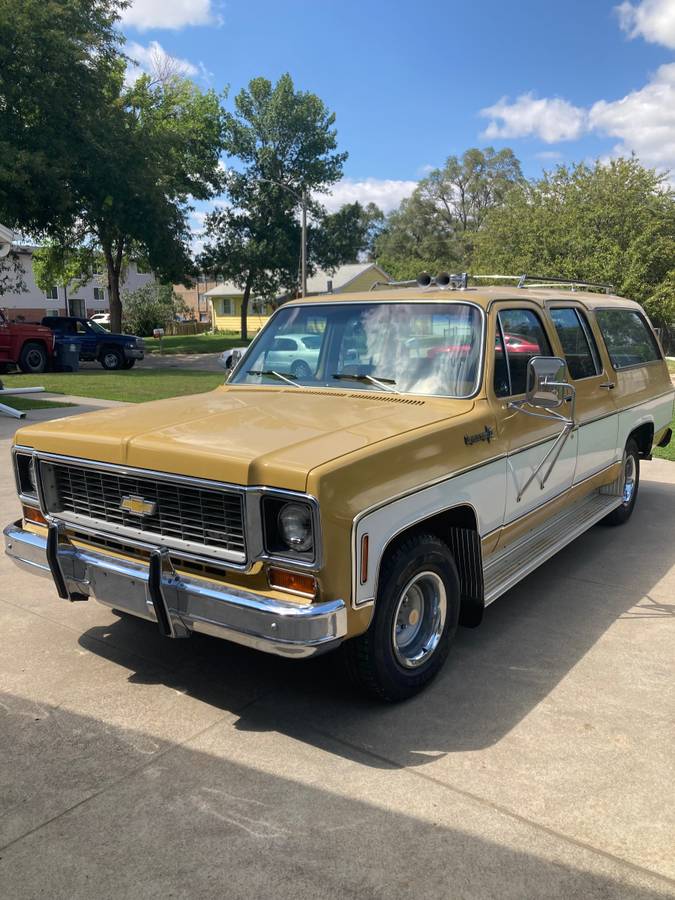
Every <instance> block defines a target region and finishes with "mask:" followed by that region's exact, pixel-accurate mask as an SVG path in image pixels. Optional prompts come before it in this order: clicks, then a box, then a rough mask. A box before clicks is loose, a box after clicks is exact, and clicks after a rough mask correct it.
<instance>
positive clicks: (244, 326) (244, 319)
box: [241, 272, 253, 341]
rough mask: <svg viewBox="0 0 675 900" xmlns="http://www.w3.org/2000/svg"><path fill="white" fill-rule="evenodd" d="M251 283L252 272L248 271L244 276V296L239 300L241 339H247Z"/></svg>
mask: <svg viewBox="0 0 675 900" xmlns="http://www.w3.org/2000/svg"><path fill="white" fill-rule="evenodd" d="M252 284H253V272H249V273H248V275H247V277H246V285H245V287H244V296H243V298H242V301H241V339H242V341H247V340H248V302H249V300H250V299H251V285H252Z"/></svg>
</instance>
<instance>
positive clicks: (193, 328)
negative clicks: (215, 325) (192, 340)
mask: <svg viewBox="0 0 675 900" xmlns="http://www.w3.org/2000/svg"><path fill="white" fill-rule="evenodd" d="M207 331H211V323H210V322H197V320H196V319H191V320H190V321H189V322H169V324H168V325H167V326H166V328H165V329H164V334H206V332H207Z"/></svg>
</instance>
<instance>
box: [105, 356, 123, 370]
mask: <svg viewBox="0 0 675 900" xmlns="http://www.w3.org/2000/svg"><path fill="white" fill-rule="evenodd" d="M103 365H104V366H105V367H106V369H118V368H119V365H120V358H119V356H118V355H117V354H116V353H105V354H104V356H103Z"/></svg>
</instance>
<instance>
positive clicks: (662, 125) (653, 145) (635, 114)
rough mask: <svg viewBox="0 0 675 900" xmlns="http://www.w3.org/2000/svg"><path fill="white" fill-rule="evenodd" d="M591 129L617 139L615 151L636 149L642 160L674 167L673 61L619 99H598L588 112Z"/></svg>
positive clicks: (674, 69) (674, 94) (628, 151)
mask: <svg viewBox="0 0 675 900" xmlns="http://www.w3.org/2000/svg"><path fill="white" fill-rule="evenodd" d="M589 126H590V128H591V129H593V130H594V131H597V132H599V133H601V134H606V135H609V136H610V137H615V138H619V139H620V141H621V143H620V144H619V145H618V146H617V147H616V148H615V151H616V152H617V153H623V154H626V153H630V152H631V151H635V153H636V154H637V155H638V156H639V158H640V160H641V161H642V162H643V163H646V164H648V165H652V166H657V167H659V168H667V167H671V166H675V63H669V64H667V65H664V66H661V67H660V68H659V69H658V70H657V72H656V74H655V75H654V77H653V78H652V80H651V81H650V82H648V83H647V84H646V85H645V86H644V87H643V88H640V90H637V91H632V92H631V93H630V94H627V95H626V96H625V97H623V98H622V99H621V100H614V101H607V100H599V101H598V102H597V103H594V104H593V106H592V107H591V109H590V112H589Z"/></svg>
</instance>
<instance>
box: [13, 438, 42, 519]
mask: <svg viewBox="0 0 675 900" xmlns="http://www.w3.org/2000/svg"><path fill="white" fill-rule="evenodd" d="M12 455H13V457H14V478H15V480H16V490H17V493H18V495H19V499H20V500H21V502H22V503H25V504H26V506H34V507H36V508H37V509H39V508H40V497H39V494H38V488H37V479H38V474H37V467H36V464H35V457H34V454H33V453H31V452H30V451H25V450H18V449H16V448H12Z"/></svg>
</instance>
